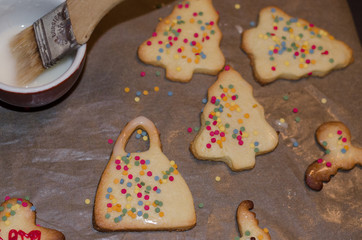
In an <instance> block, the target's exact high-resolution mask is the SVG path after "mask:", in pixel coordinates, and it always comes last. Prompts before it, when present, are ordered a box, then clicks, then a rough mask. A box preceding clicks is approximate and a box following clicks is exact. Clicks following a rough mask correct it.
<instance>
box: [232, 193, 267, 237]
mask: <svg viewBox="0 0 362 240" xmlns="http://www.w3.org/2000/svg"><path fill="white" fill-rule="evenodd" d="M253 208H254V203H253V202H252V201H250V200H245V201H242V202H241V203H240V205H239V207H238V210H237V214H236V219H237V221H238V226H239V231H240V234H241V236H242V237H241V238H240V240H270V239H271V238H270V235H269V230H268V229H267V228H264V229H261V228H260V227H259V221H258V219H256V218H255V213H253V212H251V211H250V210H251V209H253Z"/></svg>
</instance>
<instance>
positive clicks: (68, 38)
mask: <svg viewBox="0 0 362 240" xmlns="http://www.w3.org/2000/svg"><path fill="white" fill-rule="evenodd" d="M121 1H123V0H67V1H66V2H64V3H62V4H60V5H59V6H58V7H56V8H55V9H53V10H52V11H51V12H49V13H48V14H46V15H45V16H43V17H42V18H40V19H39V20H37V21H35V22H34V24H33V25H32V26H30V27H28V28H26V29H24V30H23V31H21V32H20V33H18V34H17V35H15V36H14V38H13V39H11V41H10V50H11V52H12V55H13V57H14V58H15V61H16V71H17V77H16V83H17V85H19V86H23V85H26V84H28V83H30V82H31V81H33V80H34V79H35V78H36V77H37V76H38V75H39V74H41V73H42V72H43V71H44V70H45V69H47V68H50V67H51V66H53V65H54V64H55V63H56V62H57V61H58V60H60V59H61V58H63V57H64V56H65V55H67V54H69V53H70V52H72V51H74V50H75V49H76V48H78V47H79V46H80V45H82V44H84V43H86V42H87V41H88V39H89V37H90V35H91V34H92V32H93V30H94V28H95V27H96V25H97V24H98V22H99V21H100V20H101V19H102V18H103V16H105V15H106V14H107V13H108V12H109V11H110V10H111V9H112V8H113V7H115V6H116V5H117V4H118V3H120V2H121Z"/></svg>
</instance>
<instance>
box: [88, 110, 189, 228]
mask: <svg viewBox="0 0 362 240" xmlns="http://www.w3.org/2000/svg"><path fill="white" fill-rule="evenodd" d="M139 128H140V129H143V130H144V131H146V132H147V133H148V136H149V141H150V147H149V149H148V150H147V151H145V152H135V153H127V152H126V151H125V146H126V144H127V142H128V139H129V137H130V136H131V135H132V133H133V132H134V131H135V130H136V129H139ZM93 216H94V218H93V220H94V221H93V223H94V227H95V228H96V229H97V230H99V231H142V230H168V231H171V230H178V231H181V230H187V229H190V228H192V227H193V226H195V224H196V215H195V208H194V203H193V198H192V195H191V192H190V190H189V188H188V186H187V184H186V182H185V180H184V179H183V178H182V176H181V174H180V173H179V171H178V169H177V165H176V163H175V161H169V160H168V159H167V157H166V156H165V155H164V154H163V152H162V150H161V142H160V139H159V134H158V131H157V129H156V127H155V125H154V124H153V123H152V122H151V121H150V120H148V119H147V118H145V117H138V118H135V119H133V120H132V121H131V122H129V123H128V124H127V125H126V126H125V128H124V129H123V130H122V132H121V134H120V135H119V137H118V139H117V141H116V143H115V146H114V148H113V153H112V156H111V158H110V160H109V162H108V165H107V167H106V169H105V170H104V172H103V174H102V178H101V180H100V182H99V185H98V189H97V195H96V199H95V206H94V214H93Z"/></svg>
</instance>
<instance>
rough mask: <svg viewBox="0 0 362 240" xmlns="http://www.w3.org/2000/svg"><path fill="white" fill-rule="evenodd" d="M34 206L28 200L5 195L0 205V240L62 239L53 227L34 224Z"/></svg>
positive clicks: (62, 236)
mask: <svg viewBox="0 0 362 240" xmlns="http://www.w3.org/2000/svg"><path fill="white" fill-rule="evenodd" d="M35 222H36V212H35V207H34V206H33V204H32V203H30V202H29V201H28V200H25V199H22V198H10V197H6V198H5V202H3V203H2V204H1V206H0V240H18V239H19V240H20V239H22V240H25V239H29V240H42V239H44V240H64V239H65V238H64V235H63V234H62V233H61V232H58V231H56V230H53V229H49V228H44V227H40V226H38V225H36V223H35Z"/></svg>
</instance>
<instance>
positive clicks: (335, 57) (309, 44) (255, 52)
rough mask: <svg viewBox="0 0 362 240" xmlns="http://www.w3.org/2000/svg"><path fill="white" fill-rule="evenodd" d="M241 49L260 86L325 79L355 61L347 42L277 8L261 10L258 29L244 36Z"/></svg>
mask: <svg viewBox="0 0 362 240" xmlns="http://www.w3.org/2000/svg"><path fill="white" fill-rule="evenodd" d="M241 48H242V49H243V50H244V51H245V52H246V53H247V54H248V56H249V58H250V60H251V65H252V67H253V70H254V75H255V78H256V80H257V81H259V82H260V83H261V84H267V83H270V82H273V81H275V80H276V79H281V78H282V79H289V80H297V79H300V78H303V77H307V76H311V75H312V76H319V77H322V76H324V75H326V74H327V73H329V72H330V71H332V70H334V69H340V68H344V67H346V66H347V65H349V64H350V63H352V62H353V56H352V49H351V48H350V47H349V46H347V45H346V44H345V43H344V42H342V41H339V40H336V39H335V38H334V37H333V36H332V35H330V34H329V33H328V32H327V31H325V30H323V29H321V28H318V27H317V26H315V25H314V24H312V23H310V22H308V21H306V20H303V19H300V18H295V17H291V16H289V15H288V14H286V13H285V12H283V11H282V10H280V9H279V8H277V7H266V8H264V9H262V10H261V11H260V15H259V23H258V26H257V27H256V28H252V29H248V30H246V31H245V32H244V33H243V35H242V45H241Z"/></svg>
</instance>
